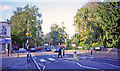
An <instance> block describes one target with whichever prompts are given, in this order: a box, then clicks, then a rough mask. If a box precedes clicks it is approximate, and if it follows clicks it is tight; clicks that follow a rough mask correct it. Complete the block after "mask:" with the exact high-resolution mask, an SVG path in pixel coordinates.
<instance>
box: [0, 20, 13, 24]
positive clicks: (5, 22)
mask: <svg viewBox="0 0 120 71" xmlns="http://www.w3.org/2000/svg"><path fill="white" fill-rule="evenodd" d="M0 23H6V24H9V25H11V23H10V22H3V21H0Z"/></svg>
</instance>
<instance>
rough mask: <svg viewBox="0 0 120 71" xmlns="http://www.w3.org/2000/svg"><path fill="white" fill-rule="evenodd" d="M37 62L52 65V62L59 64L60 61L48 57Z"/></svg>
mask: <svg viewBox="0 0 120 71" xmlns="http://www.w3.org/2000/svg"><path fill="white" fill-rule="evenodd" d="M39 61H40V62H41V63H52V62H59V61H60V59H58V58H54V57H49V58H39Z"/></svg>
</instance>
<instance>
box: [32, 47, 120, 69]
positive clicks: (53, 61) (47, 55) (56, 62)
mask: <svg viewBox="0 0 120 71" xmlns="http://www.w3.org/2000/svg"><path fill="white" fill-rule="evenodd" d="M31 54H32V56H33V58H34V60H35V61H36V63H37V64H38V66H39V67H40V69H41V70H48V69H64V70H65V69H73V70H75V69H80V70H82V71H89V70H90V71H120V67H119V66H118V63H119V62H120V61H118V60H113V59H106V58H95V57H92V56H83V55H82V54H78V55H77V58H78V59H77V60H74V59H72V58H73V54H66V56H68V58H64V57H63V58H57V53H53V52H47V51H46V50H45V49H42V50H37V51H36V52H31ZM91 69H92V70H91Z"/></svg>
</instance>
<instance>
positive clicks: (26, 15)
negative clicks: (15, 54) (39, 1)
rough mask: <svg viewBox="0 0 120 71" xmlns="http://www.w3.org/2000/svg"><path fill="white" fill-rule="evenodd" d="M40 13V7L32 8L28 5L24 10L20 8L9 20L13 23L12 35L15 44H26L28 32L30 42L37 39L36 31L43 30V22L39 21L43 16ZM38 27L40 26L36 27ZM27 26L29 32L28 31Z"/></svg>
mask: <svg viewBox="0 0 120 71" xmlns="http://www.w3.org/2000/svg"><path fill="white" fill-rule="evenodd" d="M38 11H39V9H38V7H36V6H32V7H30V6H29V5H28V4H27V5H26V6H25V7H23V8H21V7H18V8H17V10H16V11H14V15H13V16H12V17H11V19H10V20H9V21H10V22H11V23H12V27H11V35H12V43H13V44H20V45H22V43H23V42H26V33H27V32H29V38H30V41H33V40H35V39H36V31H39V30H42V29H41V24H42V22H43V21H42V20H40V19H39V18H41V17H42V15H41V13H39V12H38ZM36 25H38V26H37V27H36ZM27 26H28V27H29V30H27V28H28V27H27ZM38 28H40V29H38ZM33 44H34V43H33Z"/></svg>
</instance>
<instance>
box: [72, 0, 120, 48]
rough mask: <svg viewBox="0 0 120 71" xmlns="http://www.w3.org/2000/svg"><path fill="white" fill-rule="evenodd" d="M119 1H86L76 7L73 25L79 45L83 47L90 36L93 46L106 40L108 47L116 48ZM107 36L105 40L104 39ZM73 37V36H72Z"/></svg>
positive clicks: (119, 31) (118, 32)
mask: <svg viewBox="0 0 120 71" xmlns="http://www.w3.org/2000/svg"><path fill="white" fill-rule="evenodd" d="M119 20H120V1H119V2H104V3H101V2H98V3H95V2H94V3H93V2H91V3H87V4H86V5H85V6H83V7H82V8H81V9H78V11H77V13H76V15H75V17H74V26H75V27H76V30H77V32H78V33H79V35H80V38H78V40H80V42H77V43H78V44H79V46H83V48H85V44H84V43H86V44H88V45H89V44H90V41H91V38H90V37H89V36H92V42H93V47H98V46H100V45H103V41H105V42H107V45H108V47H115V48H118V46H119V45H118V44H119V42H118V41H119V34H120V26H119V23H120V21H119ZM105 37H106V38H107V41H106V40H105ZM72 39H74V37H73V38H72Z"/></svg>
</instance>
